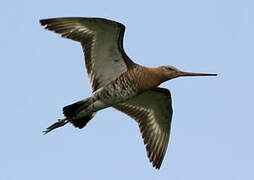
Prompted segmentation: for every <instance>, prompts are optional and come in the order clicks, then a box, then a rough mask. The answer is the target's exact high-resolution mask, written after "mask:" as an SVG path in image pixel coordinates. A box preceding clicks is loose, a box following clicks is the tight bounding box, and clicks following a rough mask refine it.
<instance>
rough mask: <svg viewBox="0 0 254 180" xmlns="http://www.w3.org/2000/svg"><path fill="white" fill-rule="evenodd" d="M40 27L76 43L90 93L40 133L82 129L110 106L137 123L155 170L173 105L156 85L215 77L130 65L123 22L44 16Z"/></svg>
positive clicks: (162, 67) (169, 98)
mask: <svg viewBox="0 0 254 180" xmlns="http://www.w3.org/2000/svg"><path fill="white" fill-rule="evenodd" d="M40 23H41V25H43V26H45V28H46V29H48V30H51V31H54V32H56V33H59V34H61V36H62V37H65V38H69V39H72V40H74V41H78V42H80V43H81V45H82V47H83V51H84V54H85V64H86V69H87V73H88V76H89V79H90V83H91V87H92V90H93V93H92V95H91V96H90V97H88V98H86V99H83V100H81V101H79V102H76V103H74V104H71V105H68V106H66V107H64V108H63V114H64V116H65V118H64V119H62V120H59V121H58V122H56V123H54V124H53V125H51V126H50V127H48V128H47V129H46V130H45V131H44V132H45V133H48V132H50V131H52V130H53V129H55V128H58V127H61V126H64V125H65V124H66V123H72V124H73V125H74V126H75V127H78V128H83V127H84V126H85V125H86V124H87V123H88V122H89V121H90V120H91V119H92V118H93V117H94V116H95V114H96V112H98V111H100V110H102V109H104V108H107V107H113V108H115V109H117V110H119V111H121V112H123V113H125V114H127V115H128V116H130V117H131V118H133V119H134V120H135V121H136V122H137V123H138V125H139V129H140V131H141V134H142V137H143V139H144V144H145V145H146V150H147V155H148V158H149V159H150V161H151V162H152V164H153V166H154V167H155V168H157V169H159V168H160V166H161V164H162V161H163V158H164V156H165V153H166V150H167V146H168V141H169V135H170V127H171V118H172V113H173V111H172V106H171V104H172V103H171V95H170V91H169V90H168V89H164V88H158V87H157V86H159V85H160V84H161V83H163V82H165V81H167V80H170V79H173V78H176V77H180V76H215V75H216V74H201V73H188V72H182V71H180V70H179V69H177V68H175V67H173V66H160V67H157V68H148V67H144V66H140V65H138V64H136V63H134V62H133V61H132V60H131V59H130V58H129V57H128V56H127V55H126V53H125V52H124V49H123V37H124V31H125V27H124V25H122V24H120V23H118V22H115V21H111V20H107V19H103V18H54V19H43V20H41V21H40Z"/></svg>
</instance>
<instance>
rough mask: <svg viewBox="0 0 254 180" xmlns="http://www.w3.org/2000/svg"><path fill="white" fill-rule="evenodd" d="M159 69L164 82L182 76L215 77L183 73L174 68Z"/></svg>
mask: <svg viewBox="0 0 254 180" xmlns="http://www.w3.org/2000/svg"><path fill="white" fill-rule="evenodd" d="M159 68H160V70H161V71H162V72H163V75H164V77H165V78H166V80H170V79H173V78H177V77H182V76H217V74H208V73H192V72H184V71H181V70H179V69H177V68H176V67H174V66H160V67H159Z"/></svg>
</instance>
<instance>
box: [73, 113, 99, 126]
mask: <svg viewBox="0 0 254 180" xmlns="http://www.w3.org/2000/svg"><path fill="white" fill-rule="evenodd" d="M94 115H95V113H92V114H89V115H87V116H85V117H82V118H80V119H75V120H73V121H70V123H71V124H72V125H73V126H75V127H77V128H79V129H81V128H83V127H85V126H86V124H87V123H88V122H89V121H90V120H91V119H92V118H93V117H94Z"/></svg>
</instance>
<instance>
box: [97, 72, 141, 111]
mask: <svg viewBox="0 0 254 180" xmlns="http://www.w3.org/2000/svg"><path fill="white" fill-rule="evenodd" d="M137 94H138V88H137V86H136V83H135V79H133V78H132V76H130V75H128V74H127V75H126V74H123V75H121V76H119V77H118V78H117V79H115V80H114V81H112V82H111V83H109V84H107V85H106V86H104V87H103V88H101V89H99V90H98V91H96V92H95V93H94V96H95V98H96V101H95V102H94V107H95V109H103V108H106V107H110V106H112V105H115V104H118V103H120V102H123V101H126V100H128V99H130V98H132V97H134V96H135V95H137Z"/></svg>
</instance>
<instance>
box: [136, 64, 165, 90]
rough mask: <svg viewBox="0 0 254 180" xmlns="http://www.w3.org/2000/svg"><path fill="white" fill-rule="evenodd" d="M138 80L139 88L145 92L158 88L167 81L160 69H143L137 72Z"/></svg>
mask: <svg viewBox="0 0 254 180" xmlns="http://www.w3.org/2000/svg"><path fill="white" fill-rule="evenodd" d="M136 80H137V85H138V88H139V89H140V90H141V91H143V90H147V89H150V88H153V87H157V86H158V85H160V84H161V83H163V82H164V81H166V80H167V77H165V75H164V73H163V72H162V71H161V69H160V68H148V67H142V68H141V69H140V70H139V71H138V72H136Z"/></svg>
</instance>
